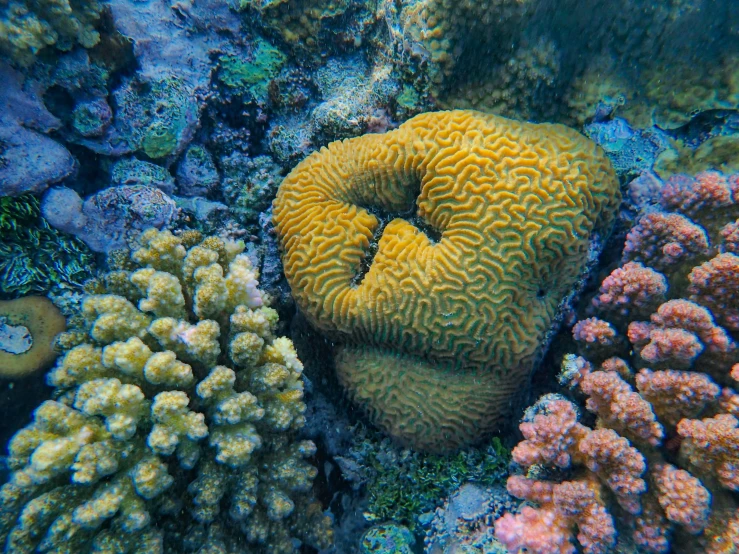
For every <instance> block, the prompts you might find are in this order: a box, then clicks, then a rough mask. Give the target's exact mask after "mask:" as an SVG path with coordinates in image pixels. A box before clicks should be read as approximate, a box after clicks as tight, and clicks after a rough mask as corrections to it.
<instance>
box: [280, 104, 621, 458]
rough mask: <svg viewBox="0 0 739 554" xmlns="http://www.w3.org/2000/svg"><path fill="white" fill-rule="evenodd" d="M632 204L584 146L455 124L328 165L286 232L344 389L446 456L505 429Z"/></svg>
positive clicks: (288, 195) (475, 123)
mask: <svg viewBox="0 0 739 554" xmlns="http://www.w3.org/2000/svg"><path fill="white" fill-rule="evenodd" d="M619 198H620V195H619V191H618V184H617V182H616V179H615V177H614V174H613V171H612V169H611V166H610V164H609V162H608V161H607V160H606V158H605V157H604V156H602V154H601V151H600V150H599V149H598V148H597V147H596V146H595V145H594V144H593V143H592V142H590V141H589V140H587V139H585V138H584V137H582V136H581V135H579V134H578V133H576V132H574V131H572V130H570V129H567V128H566V127H562V126H557V125H530V124H522V123H518V122H515V121H511V120H507V119H504V118H500V117H495V116H492V115H487V114H483V113H480V112H473V111H452V112H437V113H429V114H424V115H420V116H417V117H415V118H413V119H412V120H410V121H408V122H407V123H405V124H403V125H402V126H401V127H400V128H398V129H397V130H395V131H392V132H389V133H386V134H384V135H366V136H363V137H359V138H355V139H350V140H346V141H343V142H334V143H332V144H331V145H329V147H328V148H326V149H322V150H321V151H320V152H316V153H314V154H313V155H312V156H310V157H309V158H307V159H306V160H305V161H303V162H302V163H301V164H300V165H298V166H297V167H296V168H295V169H294V170H293V171H292V173H291V174H290V175H288V177H287V178H286V179H285V180H284V181H283V183H282V185H281V186H280V189H279V191H278V194H277V198H276V200H275V204H274V221H275V227H276V230H277V233H278V235H279V237H280V240H281V244H282V247H283V249H284V257H283V258H284V259H283V261H284V266H285V274H286V276H287V278H288V281H289V282H290V284H291V286H292V290H293V294H294V297H295V299H296V301H297V303H298V304H299V305H300V307H301V308H302V310H303V311H304V312H305V313H306V315H307V316H308V317H309V319H310V320H311V321H312V322H313V324H314V325H315V326H316V327H317V328H318V329H320V330H322V331H323V332H325V333H328V334H330V335H332V336H333V337H334V338H336V339H337V340H338V341H339V342H340V343H342V346H341V347H340V348H339V350H338V351H337V360H336V361H337V368H338V371H339V377H340V379H341V380H342V381H343V383H344V385H345V386H346V387H347V388H348V389H349V391H350V392H351V394H352V395H353V396H354V398H355V399H356V400H357V401H358V402H359V403H360V404H361V405H362V406H364V407H365V408H366V409H367V410H368V411H369V412H370V414H371V416H372V417H373V419H374V421H375V422H377V423H378V424H379V425H380V426H381V427H383V428H384V429H386V430H387V431H389V432H390V433H391V434H392V435H393V436H395V437H397V438H399V439H401V440H402V441H404V442H407V443H410V444H411V445H413V446H415V447H418V448H424V449H429V450H444V449H449V448H454V447H456V446H458V445H460V444H464V443H467V442H471V441H473V440H475V439H477V438H478V437H479V436H481V435H482V434H484V433H486V432H489V431H490V430H492V429H494V428H495V427H496V425H498V424H499V423H500V422H501V418H502V417H503V416H504V415H505V413H506V411H507V409H508V406H509V404H510V401H511V400H512V397H513V396H514V395H515V393H516V392H517V391H518V390H519V389H520V388H521V387H522V386H524V385H525V383H526V382H527V379H528V374H529V371H530V369H531V367H532V365H533V363H534V361H535V359H536V357H537V355H538V354H539V353H540V350H541V346H542V342H543V340H544V338H545V336H546V334H547V333H548V331H549V330H550V327H551V325H552V322H553V320H554V318H555V315H556V313H557V308H558V305H559V303H560V302H561V301H562V299H563V298H564V297H565V296H567V295H568V294H569V293H570V290H571V289H572V287H573V285H574V284H575V282H576V280H577V278H578V274H579V272H580V271H581V269H582V267H583V265H584V263H585V260H586V257H587V252H588V239H589V238H590V237H591V235H592V234H593V233H595V232H600V231H604V230H605V229H607V228H608V224H609V222H610V221H611V219H612V214H613V211H614V209H615V208H616V206H617V205H618V201H619Z"/></svg>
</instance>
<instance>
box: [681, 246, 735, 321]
mask: <svg viewBox="0 0 739 554" xmlns="http://www.w3.org/2000/svg"><path fill="white" fill-rule="evenodd" d="M688 279H689V280H690V286H689V287H688V292H689V293H690V299H691V300H694V301H695V302H698V303H700V304H702V305H704V306H706V307H707V308H709V309H710V310H711V311H712V312H713V314H714V316H715V317H716V319H717V320H718V321H719V322H720V323H721V324H722V325H724V326H725V327H726V328H727V329H729V330H731V331H739V303H737V294H739V256H737V255H736V254H731V253H724V254H719V255H718V256H716V257H715V258H713V259H711V260H709V261H707V262H705V263H703V264H701V265H699V266H698V267H695V268H693V271H691V272H690V275H688Z"/></svg>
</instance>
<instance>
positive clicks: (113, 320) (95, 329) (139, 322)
mask: <svg viewBox="0 0 739 554" xmlns="http://www.w3.org/2000/svg"><path fill="white" fill-rule="evenodd" d="M82 315H83V316H84V317H85V319H87V320H88V321H90V322H92V328H91V329H90V336H91V337H92V338H93V339H95V340H96V341H98V342H101V343H103V344H109V343H111V342H115V341H118V340H126V339H129V338H130V337H132V336H138V337H142V336H144V334H145V333H146V328H147V327H148V326H149V322H150V318H149V317H148V316H146V315H145V314H143V313H141V312H140V311H139V310H137V309H136V307H135V306H134V305H133V304H131V302H129V301H128V300H126V299H125V298H123V297H122V296H116V295H114V294H103V295H95V296H88V297H87V298H86V299H85V300H84V302H83V303H82Z"/></svg>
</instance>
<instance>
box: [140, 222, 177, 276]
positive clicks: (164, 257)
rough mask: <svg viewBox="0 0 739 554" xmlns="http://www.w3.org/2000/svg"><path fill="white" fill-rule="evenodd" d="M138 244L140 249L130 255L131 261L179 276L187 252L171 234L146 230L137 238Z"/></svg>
mask: <svg viewBox="0 0 739 554" xmlns="http://www.w3.org/2000/svg"><path fill="white" fill-rule="evenodd" d="M139 243H140V244H141V247H140V248H138V249H136V250H135V251H134V252H133V253H132V254H131V258H132V259H133V261H135V262H136V263H138V264H140V265H142V266H149V267H153V268H154V269H158V270H159V271H166V272H167V273H171V274H173V275H176V276H179V275H180V274H181V272H182V261H183V260H184V259H185V256H186V255H187V251H186V250H185V247H184V246H182V242H181V241H180V239H178V238H177V237H175V236H174V235H173V234H172V233H170V232H169V231H157V230H156V229H147V230H146V231H144V232H143V233H141V235H140V236H139Z"/></svg>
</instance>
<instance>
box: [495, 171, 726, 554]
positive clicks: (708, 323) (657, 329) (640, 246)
mask: <svg viewBox="0 0 739 554" xmlns="http://www.w3.org/2000/svg"><path fill="white" fill-rule="evenodd" d="M659 196H660V198H659V206H660V207H658V208H654V207H652V208H649V211H647V212H646V213H644V214H642V216H641V217H640V218H639V219H638V221H637V224H636V225H635V226H634V227H633V228H632V229H631V231H629V233H628V234H627V238H626V244H625V247H624V250H623V255H622V262H623V265H622V266H621V267H619V268H617V269H616V270H614V271H613V272H612V273H611V274H610V275H609V276H608V277H607V278H606V279H605V280H604V281H603V283H602V285H601V287H600V290H599V291H598V293H597V294H596V295H595V298H594V299H593V301H592V303H591V304H590V306H589V311H588V312H587V315H588V317H587V318H584V319H582V320H581V321H579V322H578V323H576V324H575V326H574V328H573V338H574V339H575V343H576V344H577V348H578V354H579V355H576V354H568V355H567V356H565V359H564V361H563V363H562V373H561V374H560V377H559V379H560V383H562V384H565V385H567V386H568V387H569V388H570V389H571V390H572V391H573V394H574V395H575V397H579V398H581V399H582V400H583V401H584V405H585V408H586V409H587V410H588V411H589V412H591V413H592V414H594V416H595V417H596V421H595V425H594V426H593V428H592V429H591V428H590V427H588V426H586V425H583V423H581V422H579V421H577V408H576V406H575V405H574V404H572V403H571V402H569V401H566V400H564V399H560V400H558V401H550V402H549V403H548V404H545V405H543V406H541V407H540V409H539V410H538V411H537V410H536V409H534V410H533V412H535V413H538V414H539V415H537V416H536V417H533V418H531V417H529V418H527V419H526V422H525V423H522V430H523V431H524V437H525V439H526V440H524V441H523V442H522V443H520V444H519V446H517V447H516V448H515V449H514V451H513V457H514V460H515V461H516V462H518V463H519V464H521V465H522V466H524V468H525V469H528V473H527V475H528V478H527V477H523V476H520V475H518V476H514V477H511V479H512V481H513V484H514V486H513V487H512V488H511V490H512V493H513V494H516V495H517V496H520V497H522V498H526V499H528V500H529V501H531V502H537V503H539V505H540V508H539V509H537V508H529V509H528V510H527V515H526V516H525V518H527V519H526V520H527V521H542V518H543V517H544V516H543V514H544V513H546V514H547V517H549V518H550V520H551V524H550V526H549V527H548V528H549V529H550V530H551V531H552V532H554V530H555V529H556V530H557V531H556V533H558V534H559V535H561V534H562V533H564V532H567V533H569V536H568V538H567V542H565V543H563V544H565V546H566V547H567V548H570V547H571V545H573V544H574V545H575V547H574V548H575V549H574V550H572V549H570V550H562V551H563V552H587V551H588V550H587V548H586V545H585V543H583V542H582V541H580V539H579V535H578V533H581V532H582V528H581V525H582V524H581V523H580V522H579V521H576V520H573V519H571V518H568V516H566V515H565V514H563V513H561V511H557V508H556V506H554V505H553V501H552V499H551V498H545V499H543V500H542V501H539V500H537V499H536V498H535V497H534V495H532V494H530V493H528V489H526V488H524V487H523V486H522V483H523V482H524V481H527V480H528V481H531V482H534V483H537V485H536V487H538V488H537V490H550V491H552V493H551V495H550V496H551V497H552V498H553V494H554V493H553V491H554V490H556V489H557V487H560V486H562V484H563V483H559V482H558V478H559V479H568V480H569V481H566V482H575V481H577V482H580V481H584V482H588V483H596V484H597V485H599V487H600V488H599V492H598V493H597V494H596V497H597V498H598V499H599V502H600V505H601V506H603V507H604V508H605V509H606V510H608V514H610V517H611V519H612V521H613V524H614V526H615V527H614V529H617V530H618V533H617V535H616V537H617V538H619V540H620V538H621V537H624V538H626V537H629V538H630V540H631V541H633V543H634V544H635V545H636V546H637V548H638V550H639V551H640V552H647V553H666V552H672V551H674V552H678V553H683V552H686V553H687V552H707V553H711V554H719V553H722V554H725V553H729V552H732V553H734V554H736V552H737V550H736V544H737V541H739V532H738V531H736V530H737V529H739V349H738V348H737V344H736V343H737V340H739V220H737V216H738V215H739V175H731V176H725V175H723V174H721V173H719V172H716V171H711V172H704V173H700V174H698V175H696V176H695V177H690V176H685V175H683V176H676V177H673V178H671V179H670V180H668V181H667V182H666V183H665V185H664V187H663V188H662V190H661V192H660V195H659ZM632 368H633V369H632ZM537 406H538V405H537ZM524 428H525V430H524ZM524 454H525V455H524ZM532 464H538V466H537V467H539V466H544V467H549V468H562V469H559V470H557V471H554V472H552V471H551V470H550V471H549V472H547V471H541V470H538V469H537V470H534V469H533V468H532ZM563 469H564V470H566V473H562V471H563ZM535 476H536V478H534V477H535ZM542 476H545V477H546V478H547V479H552V481H549V480H541V479H542ZM558 476H559V477H558ZM537 479H538V480H537ZM547 485H548V488H547ZM527 486H528V487H529V488H530V489H533V488H534V485H532V484H530V483H529V484H528V485H527ZM518 493H521V494H518ZM540 512H541V513H540ZM516 517H519V519H518V520H515V521H517V522H518V523H520V524H522V525H523V522H524V517H523V515H521V516H516ZM501 522H502V523H503V520H501ZM513 523H514V518H513V516H511V517H507V519H505V522H504V524H503V527H502V531H501V536H502V537H503V538H504V539H505V538H508V536H507V535H506V534H505V531H506V529H511V528H512V527H511V526H512V525H513ZM519 530H520V529H519ZM528 534H529V531H527V530H526V527H525V526H524V527H523V530H522V531H520V533H519V536H517V538H516V537H514V540H512V542H506V544H512V545H513V546H514V548H515V547H516V546H517V545H521V546H526V547H527V548H528V552H529V553H530V554H541V553H542V552H550V551H552V550H546V549H544V550H538V549H537V548H536V547H535V546H531V545H534V543H532V542H530V541H529V538H528ZM559 535H558V536H559ZM577 541H579V542H577ZM504 542H505V541H504ZM568 543H569V545H568ZM609 544H610V543H609ZM608 548H611V547H610V546H608ZM556 552H559V551H556Z"/></svg>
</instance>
